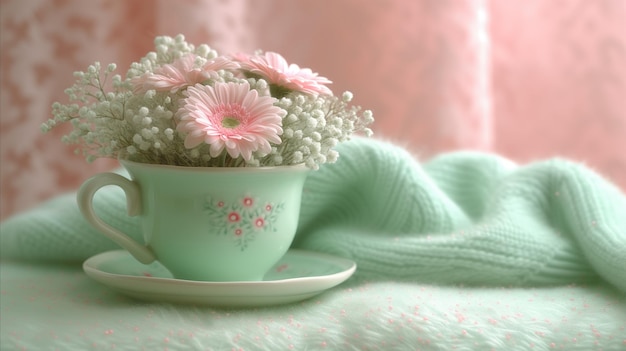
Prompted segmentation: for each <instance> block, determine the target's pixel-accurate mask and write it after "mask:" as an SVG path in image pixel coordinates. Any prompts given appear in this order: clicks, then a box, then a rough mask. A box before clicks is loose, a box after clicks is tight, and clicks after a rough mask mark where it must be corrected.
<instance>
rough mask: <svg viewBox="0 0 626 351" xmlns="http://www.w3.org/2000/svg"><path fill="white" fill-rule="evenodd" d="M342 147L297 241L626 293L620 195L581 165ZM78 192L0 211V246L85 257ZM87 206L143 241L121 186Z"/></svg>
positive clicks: (408, 275) (478, 277) (390, 268)
mask: <svg viewBox="0 0 626 351" xmlns="http://www.w3.org/2000/svg"><path fill="white" fill-rule="evenodd" d="M339 152H340V154H341V158H340V160H339V161H338V162H337V163H336V164H332V165H327V166H324V167H322V168H321V169H320V170H319V171H315V172H311V173H310V175H309V177H308V179H307V182H306V184H305V190H304V194H303V199H302V210H301V218H300V224H299V229H298V233H297V235H296V240H295V242H294V244H293V245H294V247H298V248H302V249H308V250H316V251H321V252H327V253H331V254H335V255H339V256H343V257H348V258H351V259H353V260H355V261H356V262H357V264H358V270H357V275H356V279H365V280H369V281H372V280H396V281H398V280H405V281H416V282H423V283H435V284H450V283H454V284H468V285H469V284H472V285H474V284H475V285H498V286H540V285H558V284H570V283H577V282H584V281H590V280H596V279H604V280H605V281H607V282H609V283H611V284H612V285H613V286H615V287H617V288H618V289H620V290H621V291H622V292H626V197H625V196H624V194H623V193H622V192H621V191H620V190H619V189H618V188H617V187H615V186H614V185H612V184H611V183H610V182H608V181H607V180H605V179H603V178H602V177H601V176H599V175H598V174H596V173H595V172H593V171H592V170H590V169H588V168H587V167H585V166H583V165H580V164H577V163H573V162H570V161H566V160H562V159H552V160H547V161H541V162H534V163H530V164H527V165H516V164H514V163H513V162H511V161H509V160H506V159H504V158H502V157H499V156H497V155H492V154H485V153H476V152H453V153H446V154H442V155H441V156H439V157H436V158H433V159H432V160H429V161H428V162H425V163H420V162H418V161H417V160H416V159H415V158H414V157H413V156H412V155H410V154H409V153H407V152H406V151H405V150H404V149H402V148H400V147H397V146H395V145H393V144H390V143H386V142H382V141H376V140H371V139H354V140H352V141H350V142H347V143H344V144H342V145H341V146H340V147H339ZM74 197H75V195H74V194H67V195H64V196H60V197H57V198H55V199H53V200H51V201H49V202H47V203H45V204H42V205H41V206H39V207H38V208H35V209H33V210H31V211H28V212H25V213H22V214H20V215H17V216H14V217H12V218H10V219H8V220H6V221H5V222H3V223H2V224H1V226H0V233H1V235H0V238H1V242H0V248H1V257H2V258H17V259H30V260H38V261H50V260H54V261H81V260H84V259H86V258H87V257H89V256H91V255H93V254H95V253H97V252H101V251H105V250H109V249H113V248H115V245H114V244H113V243H111V242H110V241H108V239H106V238H105V237H104V236H102V235H100V234H99V233H97V232H95V230H94V229H93V228H91V227H90V226H89V224H88V223H87V222H86V221H85V220H83V219H82V217H81V215H80V213H79V211H78V209H77V207H76V205H75V199H74ZM95 207H96V209H97V212H98V213H99V214H100V215H101V217H102V218H103V219H104V220H105V221H107V222H109V223H112V224H113V225H115V226H117V227H118V228H121V229H123V230H124V231H126V232H128V233H130V235H131V236H134V237H135V238H138V239H139V240H141V239H140V237H141V234H140V232H139V229H138V226H137V220H136V219H135V218H130V217H128V216H126V214H125V199H124V196H123V193H122V192H121V191H120V190H119V189H117V188H110V189H109V188H104V189H102V190H101V191H100V192H99V193H98V194H97V196H96V199H95Z"/></svg>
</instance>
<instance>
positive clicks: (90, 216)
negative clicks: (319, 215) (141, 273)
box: [78, 160, 308, 281]
mask: <svg viewBox="0 0 626 351" xmlns="http://www.w3.org/2000/svg"><path fill="white" fill-rule="evenodd" d="M120 163H121V164H122V165H123V166H124V168H126V170H127V171H128V173H129V174H130V177H131V179H130V180H129V179H128V178H126V177H123V176H121V175H118V174H114V173H101V174H97V175H95V176H94V177H92V178H90V179H88V180H87V181H85V183H83V185H82V186H81V188H80V190H79V192H78V204H79V207H80V209H81V212H82V213H83V216H84V217H85V218H86V219H87V220H88V221H89V222H90V223H91V224H92V225H93V226H94V227H95V228H97V229H98V230H99V231H101V232H102V233H103V234H104V235H106V236H107V237H109V238H110V239H112V240H113V241H115V242H116V243H117V244H119V245H120V246H122V247H123V248H124V249H126V250H128V251H129V252H130V253H131V254H132V255H133V256H134V257H135V258H136V259H137V260H138V261H140V262H142V263H144V264H148V263H151V262H153V261H155V260H158V261H159V262H160V263H161V264H163V265H164V266H165V267H166V268H167V269H169V270H170V271H171V273H172V274H173V275H174V277H175V278H177V279H187V280H201V281H256V280H262V279H263V276H264V275H265V273H266V272H267V271H268V270H269V269H270V268H272V266H273V265H274V264H275V263H276V262H278V260H279V259H280V258H281V257H282V256H283V255H284V254H285V253H286V252H287V250H288V249H289V246H290V245H291V243H292V241H293V238H294V235H295V232H296V229H297V226H298V217H299V213H300V201H301V196H302V190H303V185H304V181H305V178H306V175H307V170H308V169H307V168H306V167H305V166H303V165H298V166H280V167H243V168H241V167H236V168H226V167H225V168H221V167H207V168H202V167H179V166H168V165H153V164H143V163H136V162H131V161H127V160H120ZM107 185H116V186H119V187H121V188H122V189H123V190H124V193H125V194H126V199H127V204H128V205H127V206H128V214H129V215H131V216H135V215H138V216H140V223H141V229H142V233H143V236H144V241H145V245H144V244H141V243H139V242H137V241H135V240H133V239H132V238H131V237H130V236H128V235H127V234H125V233H123V232H121V231H119V230H117V229H115V228H114V227H112V226H111V225H109V224H107V223H105V222H104V221H102V219H100V218H99V217H98V216H97V214H96V213H95V211H94V208H93V197H94V195H95V193H96V192H97V191H98V189H100V188H102V187H103V186H107Z"/></svg>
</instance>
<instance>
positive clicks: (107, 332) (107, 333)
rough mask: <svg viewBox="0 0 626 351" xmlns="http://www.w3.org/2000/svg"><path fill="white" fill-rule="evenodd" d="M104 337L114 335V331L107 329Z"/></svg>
mask: <svg viewBox="0 0 626 351" xmlns="http://www.w3.org/2000/svg"><path fill="white" fill-rule="evenodd" d="M104 335H113V329H107V330H105V331H104Z"/></svg>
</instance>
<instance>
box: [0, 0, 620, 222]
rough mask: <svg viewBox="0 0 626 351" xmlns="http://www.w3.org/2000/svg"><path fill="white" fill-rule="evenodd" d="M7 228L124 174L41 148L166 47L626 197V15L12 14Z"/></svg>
mask: <svg viewBox="0 0 626 351" xmlns="http://www.w3.org/2000/svg"><path fill="white" fill-rule="evenodd" d="M0 6H1V9H0V16H1V24H0V33H1V41H0V44H1V69H0V74H1V87H0V89H1V90H0V97H1V102H0V105H1V109H0V113H1V115H0V142H1V145H0V172H1V190H0V191H1V194H2V205H1V214H0V215H1V217H2V218H6V217H7V216H9V215H11V214H13V213H16V212H18V211H21V210H25V209H27V208H29V207H32V206H34V205H35V204H37V203H38V202H40V201H42V200H43V199H45V198H48V197H50V196H53V195H55V194H58V193H60V192H62V191H66V190H69V189H74V188H75V187H76V186H78V184H80V182H82V181H83V180H84V179H85V178H86V177H88V176H89V175H91V174H93V173H96V172H100V171H103V170H107V169H110V168H112V167H115V166H116V164H115V162H114V161H110V160H100V161H97V162H95V163H94V164H91V165H87V164H85V162H84V161H83V159H82V158H81V157H79V156H75V155H73V154H72V150H71V147H68V146H66V145H63V144H62V143H61V142H60V141H59V137H60V135H61V134H62V133H58V132H57V133H53V134H45V135H44V134H41V132H40V131H39V125H40V124H41V123H42V122H43V121H45V120H46V119H47V118H49V117H50V105H51V104H52V102H54V101H65V95H64V94H63V89H65V88H67V87H69V86H71V84H72V83H73V77H72V72H73V71H75V70H83V69H85V68H86V67H87V65H89V64H91V63H92V62H94V61H101V62H102V63H103V64H106V63H110V62H116V63H118V67H120V68H123V67H126V66H127V65H128V64H130V62H132V61H136V60H138V59H139V58H140V57H142V56H143V55H144V54H145V53H146V52H147V51H149V50H151V49H152V39H153V38H154V36H156V35H176V34H178V33H183V34H185V35H186V37H187V39H188V40H189V41H190V42H194V43H208V44H209V45H211V46H212V47H213V48H215V49H217V50H218V51H219V52H221V53H225V54H226V53H231V52H236V51H252V50H255V49H263V50H268V51H269V50H271V51H278V52H280V53H282V54H283V55H284V56H285V57H286V58H287V60H289V61H291V62H294V63H298V64H299V65H300V66H305V67H310V68H312V69H313V70H314V71H317V72H319V73H320V74H322V75H323V76H326V77H328V78H330V79H331V80H333V81H334V84H333V86H332V87H333V90H334V91H337V92H338V91H343V90H351V91H352V92H353V93H354V94H355V102H356V103H357V104H360V105H363V106H364V107H367V108H370V109H372V110H373V111H374V113H375V117H376V119H377V122H376V123H375V125H374V127H373V128H374V131H375V132H376V136H377V137H378V138H382V139H387V140H392V141H394V142H396V143H398V144H400V145H403V146H405V147H407V148H408V149H410V150H411V151H413V152H414V153H415V154H416V155H417V156H418V157H420V158H426V157H429V156H431V155H433V154H436V153H438V152H444V151H448V150H456V149H477V150H484V151H491V152H497V153H500V154H502V155H504V156H506V157H510V158H513V159H514V160H516V161H519V162H527V161H531V160H533V159H537V158H546V157H553V156H563V157H568V158H571V159H574V160H578V161H581V162H584V163H586V164H587V165H589V166H591V167H593V168H594V169H596V170H597V171H598V172H600V173H602V174H604V175H605V176H606V177H607V178H609V179H611V180H613V181H614V182H615V183H616V184H618V185H620V186H621V187H622V188H623V189H626V1H623V0H597V1H587V0H561V1H546V0H526V1H516V0H491V1H490V0H413V1H405V0H372V1H362V0H334V1H332V2H331V1H316V0H299V1H286V0H261V1H259V0H247V1H246V0H231V1H217V0H187V1H167V0H133V1H106V0H92V1H83V0H55V1H51V0H28V1H23V0H2V2H0Z"/></svg>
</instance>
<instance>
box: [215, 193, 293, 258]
mask: <svg viewBox="0 0 626 351" xmlns="http://www.w3.org/2000/svg"><path fill="white" fill-rule="evenodd" d="M283 207H284V204H283V203H282V202H281V203H278V204H274V203H271V202H265V201H261V200H259V199H256V198H254V197H252V196H244V197H242V198H241V199H239V200H238V201H236V202H234V203H228V202H226V201H224V200H221V199H215V198H213V197H211V196H207V197H206V199H205V202H204V211H205V213H206V214H207V215H208V218H209V225H210V226H211V231H213V232H216V233H218V234H219V235H228V236H231V237H232V238H233V240H234V242H235V245H237V246H239V247H240V248H241V251H244V250H245V249H246V248H247V247H248V245H249V244H250V243H251V242H252V241H254V239H255V238H256V236H257V235H258V234H261V233H265V232H275V231H276V228H275V227H274V224H275V222H276V219H277V216H278V214H279V213H280V212H281V211H282V209H283Z"/></svg>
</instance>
